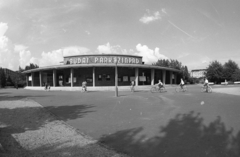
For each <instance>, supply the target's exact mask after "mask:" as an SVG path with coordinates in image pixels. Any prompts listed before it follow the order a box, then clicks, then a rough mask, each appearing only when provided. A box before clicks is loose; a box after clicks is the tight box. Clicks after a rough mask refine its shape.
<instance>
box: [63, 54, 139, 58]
mask: <svg viewBox="0 0 240 157" xmlns="http://www.w3.org/2000/svg"><path fill="white" fill-rule="evenodd" d="M84 56H126V57H139V58H142V56H137V55H128V54H104V53H103V54H84V55H75V56H64V58H69V57H84Z"/></svg>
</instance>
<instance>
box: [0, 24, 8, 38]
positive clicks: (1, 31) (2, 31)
mask: <svg viewBox="0 0 240 157" xmlns="http://www.w3.org/2000/svg"><path fill="white" fill-rule="evenodd" d="M7 29H8V25H7V23H2V22H1V23H0V36H3V35H4V34H5V32H6V31H7Z"/></svg>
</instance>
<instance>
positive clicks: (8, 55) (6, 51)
mask: <svg viewBox="0 0 240 157" xmlns="http://www.w3.org/2000/svg"><path fill="white" fill-rule="evenodd" d="M7 29H8V26H7V24H6V23H0V67H2V68H9V69H17V68H18V61H17V60H18V58H19V56H18V54H16V53H14V51H13V47H14V46H13V44H12V42H11V41H10V40H9V38H8V37H6V36H4V34H5V32H6V31H7Z"/></svg>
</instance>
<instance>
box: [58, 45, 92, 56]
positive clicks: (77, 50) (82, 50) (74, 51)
mask: <svg viewBox="0 0 240 157" xmlns="http://www.w3.org/2000/svg"><path fill="white" fill-rule="evenodd" d="M62 50H63V56H73V55H83V54H87V53H89V51H90V50H89V49H88V48H86V47H79V46H71V47H65V48H63V49H62Z"/></svg>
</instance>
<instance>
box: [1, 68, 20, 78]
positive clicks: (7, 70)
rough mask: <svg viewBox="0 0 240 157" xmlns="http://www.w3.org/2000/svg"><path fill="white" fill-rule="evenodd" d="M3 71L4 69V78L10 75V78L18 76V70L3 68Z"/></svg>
mask: <svg viewBox="0 0 240 157" xmlns="http://www.w3.org/2000/svg"><path fill="white" fill-rule="evenodd" d="M3 71H4V74H5V76H6V78H8V77H10V78H11V79H12V78H14V77H18V76H19V73H18V72H16V71H12V70H10V69H7V68H3Z"/></svg>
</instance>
